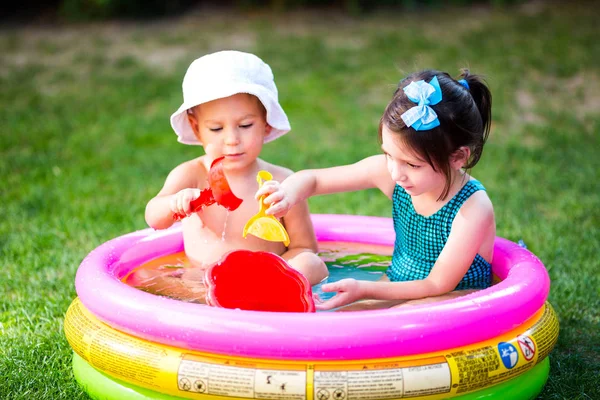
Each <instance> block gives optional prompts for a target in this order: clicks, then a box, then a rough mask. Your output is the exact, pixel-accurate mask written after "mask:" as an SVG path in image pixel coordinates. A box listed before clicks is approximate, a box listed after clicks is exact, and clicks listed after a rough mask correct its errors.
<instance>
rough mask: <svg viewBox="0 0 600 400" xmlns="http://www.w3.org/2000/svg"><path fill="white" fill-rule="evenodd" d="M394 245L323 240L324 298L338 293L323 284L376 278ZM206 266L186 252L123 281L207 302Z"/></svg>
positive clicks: (320, 293) (138, 270) (147, 266)
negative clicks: (191, 260) (194, 262)
mask: <svg viewBox="0 0 600 400" xmlns="http://www.w3.org/2000/svg"><path fill="white" fill-rule="evenodd" d="M392 251H393V248H392V247H389V246H381V245H371V244H363V243H344V242H322V243H319V256H320V257H321V258H322V259H323V261H325V264H327V267H328V268H329V277H328V278H327V279H326V280H325V281H324V282H322V283H320V284H318V285H315V286H313V288H312V291H313V293H314V294H317V295H318V296H319V298H321V299H322V300H327V299H329V298H331V297H333V295H334V294H335V293H324V292H323V291H322V290H321V285H322V284H323V283H327V282H335V281H339V280H341V279H345V278H355V279H360V280H371V281H376V280H378V279H380V278H381V277H382V276H383V274H384V273H385V270H386V268H387V267H388V265H389V264H390V262H391V259H392V256H391V254H392ZM203 278H204V269H203V268H200V267H193V266H191V265H190V263H189V261H188V259H187V258H186V256H185V254H184V253H183V252H181V253H176V254H171V255H168V256H164V257H160V258H157V259H154V260H152V261H149V262H147V263H145V264H142V265H140V266H139V267H137V268H136V269H134V270H132V271H131V272H130V273H129V274H127V275H126V276H125V277H124V278H123V282H125V283H126V284H128V285H130V286H133V287H135V288H137V289H140V290H143V291H145V292H149V293H152V294H156V295H160V296H165V297H169V298H173V299H177V300H181V301H186V302H194V303H201V304H204V303H205V300H204V297H205V294H206V286H205V285H204V283H203Z"/></svg>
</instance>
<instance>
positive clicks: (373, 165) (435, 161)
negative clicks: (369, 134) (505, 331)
mask: <svg viewBox="0 0 600 400" xmlns="http://www.w3.org/2000/svg"><path fill="white" fill-rule="evenodd" d="M491 100H492V97H491V93H490V91H489V89H488V88H487V86H486V85H485V83H484V82H483V80H482V79H481V78H480V77H478V76H476V75H471V74H470V73H469V71H468V70H463V72H462V74H461V76H460V78H459V79H458V80H455V79H453V78H452V77H450V75H448V74H447V73H444V72H439V71H434V70H426V71H421V72H417V73H414V74H412V75H410V76H408V77H407V78H405V79H403V80H402V81H401V82H400V84H399V86H398V89H397V90H396V92H395V93H394V96H393V98H392V100H391V101H390V103H389V104H388V105H387V107H386V109H385V111H384V113H383V116H382V117H381V121H380V123H379V139H380V142H381V149H382V150H383V154H381V155H375V156H371V157H368V158H365V159H363V160H361V161H359V162H357V163H355V164H351V165H344V166H338V167H332V168H325V169H316V170H304V171H299V172H297V173H295V174H293V175H291V176H289V177H287V178H286V179H285V180H284V181H283V182H281V183H278V182H276V181H269V182H267V183H265V184H264V185H263V187H262V188H261V189H260V190H259V191H258V192H257V194H256V196H257V197H260V196H262V195H268V197H266V198H265V203H266V204H270V208H269V209H268V210H267V213H268V214H272V215H275V216H278V217H280V216H283V215H285V214H286V213H287V212H288V210H290V209H291V208H292V207H293V206H294V205H295V204H297V203H298V202H301V201H304V200H305V199H307V198H308V197H310V196H314V195H319V194H326V193H336V192H344V191H354V190H360V189H367V188H379V189H380V190H381V191H382V192H383V193H384V194H385V195H386V196H388V197H389V198H390V199H391V200H392V211H393V212H392V214H393V220H394V229H395V232H396V241H395V246H394V253H393V257H392V264H391V265H390V266H389V268H388V270H387V272H386V276H385V277H384V278H382V280H380V281H377V282H371V281H357V280H354V279H343V280H340V281H338V282H333V283H330V284H325V285H323V286H322V289H323V291H326V292H337V294H336V295H335V296H334V297H333V298H331V299H330V300H328V301H326V302H324V303H322V304H318V305H317V308H318V309H322V310H328V309H332V308H337V307H341V306H346V305H348V304H351V303H354V302H355V301H357V300H364V299H371V300H373V301H362V302H359V303H356V304H354V305H353V306H351V307H346V308H345V309H357V308H358V309H362V308H380V307H389V306H395V305H398V304H402V303H403V304H409V303H411V304H415V303H417V302H429V301H437V300H442V299H448V298H453V297H457V296H461V295H464V294H467V293H470V292H472V291H474V290H478V289H483V288H486V287H488V286H489V285H490V284H491V262H492V258H493V245H494V239H495V236H496V225H495V220H494V211H493V206H492V202H491V201H490V199H489V197H488V196H487V193H486V192H485V188H484V187H483V185H482V184H481V183H480V182H479V181H477V180H476V179H474V178H473V177H471V176H470V175H469V170H470V169H471V168H472V167H473V166H475V164H477V162H478V161H479V159H480V158H481V154H482V151H483V146H484V144H485V142H486V140H487V137H488V134H489V130H490V122H491ZM415 299H422V300H419V301H416V300H415ZM408 300H412V301H410V302H408Z"/></svg>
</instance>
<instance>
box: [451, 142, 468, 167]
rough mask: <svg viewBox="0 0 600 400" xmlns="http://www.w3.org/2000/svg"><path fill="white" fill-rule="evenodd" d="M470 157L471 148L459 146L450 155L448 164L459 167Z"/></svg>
mask: <svg viewBox="0 0 600 400" xmlns="http://www.w3.org/2000/svg"><path fill="white" fill-rule="evenodd" d="M469 157H471V149H470V148H469V147H467V146H463V147H459V148H458V150H456V151H455V152H454V153H452V154H451V155H450V166H451V167H452V169H460V168H462V167H464V166H465V165H466V164H467V162H468V161H469Z"/></svg>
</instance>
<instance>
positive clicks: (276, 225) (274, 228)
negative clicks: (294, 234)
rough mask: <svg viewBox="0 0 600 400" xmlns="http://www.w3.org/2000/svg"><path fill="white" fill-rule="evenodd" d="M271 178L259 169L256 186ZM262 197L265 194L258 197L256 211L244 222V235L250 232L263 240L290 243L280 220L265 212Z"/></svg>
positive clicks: (271, 177)
mask: <svg viewBox="0 0 600 400" xmlns="http://www.w3.org/2000/svg"><path fill="white" fill-rule="evenodd" d="M271 179H273V175H271V173H270V172H267V171H259V172H258V175H256V181H257V182H258V187H261V186H262V184H263V182H264V181H269V180H271ZM264 197H265V196H261V197H260V199H258V205H259V210H258V213H256V215H255V216H253V217H252V218H250V219H249V220H248V222H247V223H246V226H244V237H246V236H247V235H248V234H251V235H254V236H256V237H259V238H261V239H263V240H269V241H271V242H283V244H284V245H286V246H288V245H289V244H290V237H289V236H288V233H287V231H286V230H285V228H284V227H283V225H282V224H281V222H279V220H278V219H277V218H275V217H274V216H272V215H267V214H265V211H266V210H267V206H265V203H264V202H263V200H264Z"/></svg>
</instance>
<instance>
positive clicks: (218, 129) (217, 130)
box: [208, 128, 223, 132]
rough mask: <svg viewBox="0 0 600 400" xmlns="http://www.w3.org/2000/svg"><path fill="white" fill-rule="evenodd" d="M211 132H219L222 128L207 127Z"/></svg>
mask: <svg viewBox="0 0 600 400" xmlns="http://www.w3.org/2000/svg"><path fill="white" fill-rule="evenodd" d="M208 129H209V130H210V131H211V132H219V131H221V130H223V128H208Z"/></svg>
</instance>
